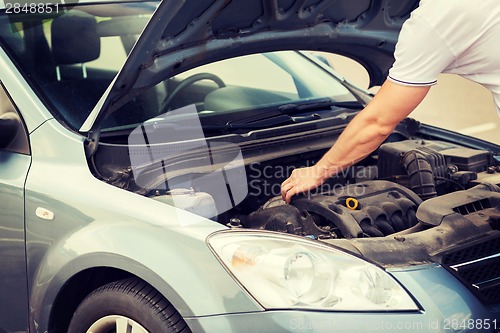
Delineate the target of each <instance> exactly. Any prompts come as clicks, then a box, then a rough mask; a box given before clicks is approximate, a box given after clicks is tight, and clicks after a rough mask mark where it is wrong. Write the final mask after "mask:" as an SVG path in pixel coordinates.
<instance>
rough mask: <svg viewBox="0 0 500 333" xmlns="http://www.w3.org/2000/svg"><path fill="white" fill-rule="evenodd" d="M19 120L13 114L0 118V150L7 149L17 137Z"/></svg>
mask: <svg viewBox="0 0 500 333" xmlns="http://www.w3.org/2000/svg"><path fill="white" fill-rule="evenodd" d="M19 125H20V124H19V119H18V117H17V115H16V114H15V113H14V112H7V113H4V114H3V115H1V116H0V148H7V147H8V146H9V145H10V144H11V143H12V141H13V140H14V139H15V137H16V135H17V131H18V130H19Z"/></svg>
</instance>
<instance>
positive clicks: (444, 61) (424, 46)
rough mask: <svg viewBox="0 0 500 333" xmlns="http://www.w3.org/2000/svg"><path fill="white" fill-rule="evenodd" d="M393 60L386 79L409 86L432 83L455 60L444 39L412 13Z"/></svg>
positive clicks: (422, 18)
mask: <svg viewBox="0 0 500 333" xmlns="http://www.w3.org/2000/svg"><path fill="white" fill-rule="evenodd" d="M394 57H395V59H396V60H395V62H394V64H393V66H392V67H391V69H390V70H389V77H388V79H389V80H391V81H393V82H395V83H398V84H402V85H409V86H413V85H414V86H427V85H433V84H435V83H436V82H437V77H438V75H439V74H440V73H441V72H443V71H444V70H445V69H446V68H447V67H448V66H449V65H450V64H451V63H453V62H454V60H455V55H454V54H453V52H452V50H451V48H450V47H449V45H448V44H447V43H446V40H445V39H444V38H443V37H442V36H440V35H439V34H438V33H437V32H436V30H435V29H434V28H433V26H432V25H431V24H430V23H429V22H428V21H427V20H426V19H425V18H424V17H421V16H419V15H413V14H412V16H411V17H410V18H409V19H408V20H407V21H406V22H405V23H404V24H403V27H402V29H401V33H400V35H399V39H398V43H397V45H396V51H395V53H394Z"/></svg>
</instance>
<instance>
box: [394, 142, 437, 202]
mask: <svg viewBox="0 0 500 333" xmlns="http://www.w3.org/2000/svg"><path fill="white" fill-rule="evenodd" d="M402 163H403V165H404V167H405V169H406V172H407V174H408V176H409V177H410V189H411V190H412V191H413V192H415V193H416V194H417V195H418V196H419V197H420V198H422V200H426V199H429V198H432V197H435V196H436V195H437V192H436V184H435V182H434V173H433V172H432V167H431V164H430V163H429V161H428V160H427V159H426V158H425V156H424V155H423V154H422V153H420V152H419V151H416V150H410V151H408V152H407V153H406V154H404V156H403V159H402Z"/></svg>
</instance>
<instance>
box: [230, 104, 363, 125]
mask: <svg viewBox="0 0 500 333" xmlns="http://www.w3.org/2000/svg"><path fill="white" fill-rule="evenodd" d="M332 108H339V109H354V110H361V109H363V108H364V105H363V104H362V103H360V102H358V101H347V102H337V101H333V100H331V99H322V100H314V101H310V102H305V103H290V104H284V105H281V106H279V107H277V108H274V109H271V110H269V111H266V112H258V113H256V114H253V115H250V116H248V117H243V118H240V119H238V120H237V121H228V122H227V123H226V126H227V127H230V128H231V127H239V128H241V125H245V124H251V123H255V122H259V121H262V120H266V119H271V118H275V117H279V116H291V115H294V114H300V113H304V112H307V111H320V110H321V111H323V110H328V109H330V110H331V109H332Z"/></svg>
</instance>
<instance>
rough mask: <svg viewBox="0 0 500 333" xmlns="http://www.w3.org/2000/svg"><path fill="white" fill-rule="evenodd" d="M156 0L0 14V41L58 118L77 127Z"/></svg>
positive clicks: (124, 55) (152, 8)
mask: <svg viewBox="0 0 500 333" xmlns="http://www.w3.org/2000/svg"><path fill="white" fill-rule="evenodd" d="M157 4H158V3H157V2H141V3H130V2H128V3H114V4H97V5H96V4H93V5H76V6H72V7H64V6H62V5H54V6H47V8H45V7H44V8H43V10H38V12H37V13H35V14H34V13H30V12H26V11H25V10H23V8H22V7H21V9H19V10H15V11H14V10H11V11H10V12H8V13H6V12H5V11H4V12H2V13H1V14H0V42H1V43H2V44H3V48H4V49H5V50H7V52H8V53H9V55H10V57H11V58H12V60H13V61H14V62H15V63H16V65H17V66H18V67H19V68H20V69H21V71H22V72H23V74H24V76H25V78H26V79H27V80H28V82H29V83H30V85H31V86H32V87H33V89H34V90H35V92H36V93H37V94H38V95H39V96H40V98H41V99H42V100H43V101H44V102H45V103H46V104H47V106H48V108H49V109H50V110H51V112H52V113H53V114H54V116H56V117H57V118H59V119H61V120H62V121H64V122H65V123H66V124H67V125H68V126H69V127H71V128H73V129H78V128H80V126H81V125H82V124H83V122H84V120H85V119H86V118H87V116H88V115H89V113H90V112H91V111H92V109H93V108H94V106H95V104H96V103H97V101H98V100H99V98H100V97H101V96H102V94H103V93H104V91H105V90H106V88H107V87H108V86H109V84H110V83H111V81H112V80H113V79H114V77H115V76H116V74H117V73H118V71H119V70H120V68H121V67H122V65H123V63H124V62H125V59H126V57H127V54H128V53H129V52H130V50H131V49H132V47H133V46H134V44H135V42H136V41H137V38H138V36H139V35H140V33H141V32H142V30H143V29H144V27H145V25H146V23H147V22H148V20H149V18H150V17H151V15H152V13H153V11H154V10H155V9H156V6H157Z"/></svg>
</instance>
